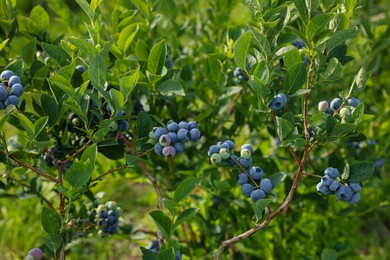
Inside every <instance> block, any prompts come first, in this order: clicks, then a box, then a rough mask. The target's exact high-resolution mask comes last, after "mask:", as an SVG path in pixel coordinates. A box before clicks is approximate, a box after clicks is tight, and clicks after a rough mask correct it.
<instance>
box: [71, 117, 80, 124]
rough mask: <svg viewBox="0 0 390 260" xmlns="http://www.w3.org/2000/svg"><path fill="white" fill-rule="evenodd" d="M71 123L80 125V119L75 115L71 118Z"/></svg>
mask: <svg viewBox="0 0 390 260" xmlns="http://www.w3.org/2000/svg"><path fill="white" fill-rule="evenodd" d="M72 125H74V126H80V119H78V118H77V117H75V118H73V119H72Z"/></svg>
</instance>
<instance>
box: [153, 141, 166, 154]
mask: <svg viewBox="0 0 390 260" xmlns="http://www.w3.org/2000/svg"><path fill="white" fill-rule="evenodd" d="M163 149H164V146H162V145H161V144H160V143H156V144H155V145H154V152H155V153H156V154H158V155H162V150H163Z"/></svg>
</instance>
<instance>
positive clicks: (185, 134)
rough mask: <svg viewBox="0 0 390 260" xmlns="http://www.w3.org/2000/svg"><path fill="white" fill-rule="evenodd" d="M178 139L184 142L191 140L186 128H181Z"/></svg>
mask: <svg viewBox="0 0 390 260" xmlns="http://www.w3.org/2000/svg"><path fill="white" fill-rule="evenodd" d="M177 139H178V140H179V141H180V142H182V143H185V142H188V141H189V140H190V133H189V131H188V130H187V129H185V128H180V129H179V131H177Z"/></svg>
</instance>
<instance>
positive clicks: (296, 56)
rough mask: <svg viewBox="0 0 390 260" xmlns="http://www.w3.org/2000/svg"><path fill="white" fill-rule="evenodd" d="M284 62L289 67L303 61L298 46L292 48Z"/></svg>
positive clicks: (285, 56)
mask: <svg viewBox="0 0 390 260" xmlns="http://www.w3.org/2000/svg"><path fill="white" fill-rule="evenodd" d="M283 62H284V64H285V65H286V67H287V69H289V68H291V67H292V66H294V65H297V64H299V63H302V57H301V54H300V53H299V51H298V49H297V48H294V49H292V50H291V51H289V52H287V53H286V54H285V55H284V58H283Z"/></svg>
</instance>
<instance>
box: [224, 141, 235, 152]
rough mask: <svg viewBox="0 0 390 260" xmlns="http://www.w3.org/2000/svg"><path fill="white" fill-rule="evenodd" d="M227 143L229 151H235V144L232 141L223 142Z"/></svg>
mask: <svg viewBox="0 0 390 260" xmlns="http://www.w3.org/2000/svg"><path fill="white" fill-rule="evenodd" d="M224 143H226V144H228V145H229V150H234V143H233V141H232V140H226V141H224V142H223V144H224Z"/></svg>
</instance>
